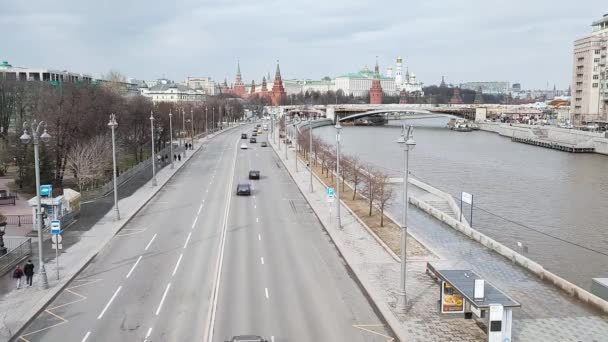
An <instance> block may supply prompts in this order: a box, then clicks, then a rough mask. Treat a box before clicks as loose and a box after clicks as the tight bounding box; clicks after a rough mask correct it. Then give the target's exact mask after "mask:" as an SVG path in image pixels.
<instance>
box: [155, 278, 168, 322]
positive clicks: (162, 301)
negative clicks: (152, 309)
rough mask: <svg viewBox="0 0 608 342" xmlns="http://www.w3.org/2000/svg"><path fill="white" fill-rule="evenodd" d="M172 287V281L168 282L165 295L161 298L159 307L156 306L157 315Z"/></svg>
mask: <svg viewBox="0 0 608 342" xmlns="http://www.w3.org/2000/svg"><path fill="white" fill-rule="evenodd" d="M170 288H171V283H169V284H167V288H166V289H165V293H163V297H162V298H161V299H160V303H158V308H156V316H158V314H159V313H160V310H161V309H162V308H163V303H164V302H165V298H167V293H169V289H170Z"/></svg>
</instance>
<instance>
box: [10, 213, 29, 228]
mask: <svg viewBox="0 0 608 342" xmlns="http://www.w3.org/2000/svg"><path fill="white" fill-rule="evenodd" d="M5 217H6V224H7V225H12V226H18V227H21V225H22V224H33V223H34V222H33V218H32V215H5Z"/></svg>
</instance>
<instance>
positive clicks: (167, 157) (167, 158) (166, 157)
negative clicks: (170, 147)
mask: <svg viewBox="0 0 608 342" xmlns="http://www.w3.org/2000/svg"><path fill="white" fill-rule="evenodd" d="M165 162H166V163H167V162H169V156H167V155H166V154H165Z"/></svg>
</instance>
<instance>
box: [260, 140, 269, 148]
mask: <svg viewBox="0 0 608 342" xmlns="http://www.w3.org/2000/svg"><path fill="white" fill-rule="evenodd" d="M260 146H262V147H266V146H268V144H267V143H266V142H265V141H262V144H260Z"/></svg>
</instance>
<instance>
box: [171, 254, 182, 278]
mask: <svg viewBox="0 0 608 342" xmlns="http://www.w3.org/2000/svg"><path fill="white" fill-rule="evenodd" d="M183 256H184V253H182V254H180V255H179V259H177V263H176V264H175V268H174V269H173V274H172V275H171V276H172V277H173V276H175V273H177V269H178V268H179V264H180V263H181V262H182V257H183Z"/></svg>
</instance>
